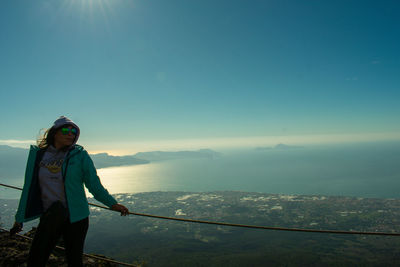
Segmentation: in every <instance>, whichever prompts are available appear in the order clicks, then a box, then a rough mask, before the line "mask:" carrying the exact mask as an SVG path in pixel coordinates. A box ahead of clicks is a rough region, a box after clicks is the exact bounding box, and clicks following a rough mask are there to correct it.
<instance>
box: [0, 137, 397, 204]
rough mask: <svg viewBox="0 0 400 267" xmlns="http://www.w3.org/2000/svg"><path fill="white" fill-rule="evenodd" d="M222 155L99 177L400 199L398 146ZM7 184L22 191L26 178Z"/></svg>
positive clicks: (150, 187)
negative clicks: (18, 187)
mask: <svg viewBox="0 0 400 267" xmlns="http://www.w3.org/2000/svg"><path fill="white" fill-rule="evenodd" d="M222 152H223V153H222V156H221V157H217V158H212V159H210V158H196V159H176V160H167V161H155V162H151V163H149V164H144V165H132V166H120V167H110V168H104V169H99V170H98V174H99V176H100V178H101V181H102V183H103V185H104V186H105V187H106V188H107V189H108V191H109V192H110V193H112V194H117V193H139V192H153V191H187V192H207V191H247V192H262V193H277V194H296V195H336V196H356V197H372V198H400V190H399V188H400V143H399V142H380V143H360V144H352V145H350V144H347V145H329V146H328V145H325V146H322V145H321V146H305V147H303V148H292V149H265V150H256V149H255V148H247V149H240V150H227V151H222ZM4 183H8V184H12V185H17V186H21V187H22V184H23V180H22V179H20V180H18V181H16V180H12V181H8V180H5V181H4ZM90 195H91V194H89V193H88V196H90ZM0 196H1V198H19V196H20V191H16V190H13V189H5V188H0Z"/></svg>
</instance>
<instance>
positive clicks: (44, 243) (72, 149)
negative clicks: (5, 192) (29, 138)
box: [10, 116, 129, 267]
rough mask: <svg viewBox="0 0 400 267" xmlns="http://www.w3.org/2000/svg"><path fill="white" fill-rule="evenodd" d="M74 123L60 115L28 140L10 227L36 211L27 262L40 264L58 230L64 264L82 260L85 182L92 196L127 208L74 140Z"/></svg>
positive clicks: (79, 263) (115, 207)
mask: <svg viewBox="0 0 400 267" xmlns="http://www.w3.org/2000/svg"><path fill="white" fill-rule="evenodd" d="M79 134H80V130H79V127H78V126H77V125H76V124H75V123H74V122H73V121H72V120H70V119H69V118H67V117H64V116H61V117H60V118H58V119H57V120H56V121H55V122H54V124H53V126H52V127H51V128H50V129H48V130H47V131H46V132H45V134H44V135H43V137H42V138H39V139H38V141H37V143H38V145H37V146H31V148H30V151H29V156H28V162H27V167H26V171H25V183H24V187H23V190H22V194H21V198H20V201H19V206H18V210H17V213H16V215H15V223H14V226H13V228H12V229H11V230H10V233H11V234H15V233H17V232H20V231H21V230H22V226H23V222H26V221H30V220H33V219H35V218H38V217H40V222H39V225H38V227H37V230H36V234H35V237H34V238H33V241H32V244H31V248H30V251H29V257H28V266H32V267H33V266H34V267H39V266H45V265H46V262H47V261H48V258H49V256H50V253H51V252H52V250H53V249H54V247H55V246H56V244H57V242H58V240H59V239H60V237H61V236H62V237H63V239H64V243H65V248H66V256H67V262H68V266H74V267H75V266H83V264H82V254H83V247H84V242H85V238H86V233H87V230H88V226H89V218H88V216H89V206H88V202H87V198H86V194H85V190H84V185H85V186H86V187H87V188H88V190H89V192H90V193H92V194H93V196H94V198H95V199H97V200H98V201H100V202H102V203H103V204H104V205H106V206H108V207H109V208H111V209H112V210H115V211H119V212H121V215H123V216H126V215H127V214H128V213H129V210H128V209H127V208H126V207H125V206H123V205H121V204H118V203H117V201H116V200H115V199H114V198H113V197H112V196H111V195H110V194H109V193H108V191H107V190H106V189H105V188H104V187H103V185H102V184H101V182H100V179H99V177H98V176H97V172H96V168H95V167H94V164H93V161H92V159H91V158H90V156H89V154H88V152H87V151H86V150H85V149H83V147H82V146H80V145H77V144H76V142H77V141H78V138H79Z"/></svg>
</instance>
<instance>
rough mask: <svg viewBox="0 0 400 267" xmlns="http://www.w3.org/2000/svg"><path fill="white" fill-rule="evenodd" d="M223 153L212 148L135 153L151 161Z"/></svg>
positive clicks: (215, 156) (213, 155) (203, 156)
mask: <svg viewBox="0 0 400 267" xmlns="http://www.w3.org/2000/svg"><path fill="white" fill-rule="evenodd" d="M221 155H222V154H221V153H219V152H216V151H214V150H211V149H200V150H196V151H175V152H169V151H151V152H139V153H137V154H135V155H134V157H136V158H138V159H144V160H149V161H161V160H171V159H182V158H210V159H213V158H217V157H220V156H221Z"/></svg>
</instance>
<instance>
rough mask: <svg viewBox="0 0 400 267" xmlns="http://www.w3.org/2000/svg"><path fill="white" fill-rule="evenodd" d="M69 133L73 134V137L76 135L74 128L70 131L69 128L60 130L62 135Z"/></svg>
mask: <svg viewBox="0 0 400 267" xmlns="http://www.w3.org/2000/svg"><path fill="white" fill-rule="evenodd" d="M69 132H71V134H73V135H76V133H77V130H76V128H71V129H69V128H61V133H62V134H63V135H67V134H68V133H69Z"/></svg>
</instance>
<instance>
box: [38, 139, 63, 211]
mask: <svg viewBox="0 0 400 267" xmlns="http://www.w3.org/2000/svg"><path fill="white" fill-rule="evenodd" d="M66 155H67V151H62V150H57V149H55V148H54V147H53V146H49V147H48V148H47V150H46V152H45V153H44V155H43V158H42V160H41V161H40V163H39V185H40V190H41V193H42V195H41V197H42V203H43V209H44V211H46V210H47V209H48V208H49V207H50V206H51V204H53V203H54V202H56V201H61V203H63V205H64V207H67V204H66V200H65V189H64V181H63V177H62V165H63V162H64V159H65V156H66Z"/></svg>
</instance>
